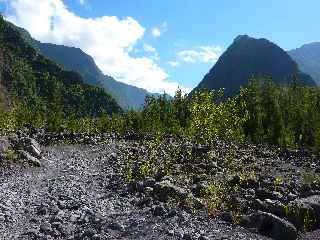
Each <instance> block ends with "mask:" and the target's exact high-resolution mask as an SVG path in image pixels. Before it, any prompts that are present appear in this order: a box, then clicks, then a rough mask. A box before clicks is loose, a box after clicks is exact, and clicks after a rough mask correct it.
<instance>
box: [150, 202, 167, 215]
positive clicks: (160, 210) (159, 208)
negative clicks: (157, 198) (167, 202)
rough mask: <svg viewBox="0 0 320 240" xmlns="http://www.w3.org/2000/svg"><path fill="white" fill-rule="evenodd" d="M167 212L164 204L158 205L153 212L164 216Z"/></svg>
mask: <svg viewBox="0 0 320 240" xmlns="http://www.w3.org/2000/svg"><path fill="white" fill-rule="evenodd" d="M166 213H167V210H166V209H165V208H164V207H163V206H162V205H159V206H156V207H155V208H154V211H153V214H154V215H155V216H163V215H165V214H166Z"/></svg>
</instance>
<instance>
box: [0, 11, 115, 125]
mask: <svg viewBox="0 0 320 240" xmlns="http://www.w3.org/2000/svg"><path fill="white" fill-rule="evenodd" d="M0 92H1V95H2V96H1V100H2V101H1V106H2V109H3V110H1V112H3V111H5V110H6V111H9V112H10V113H12V114H11V115H12V116H14V118H15V122H16V123H17V124H18V125H21V123H22V122H28V123H32V125H34V126H35V127H40V126H41V124H42V123H43V122H44V121H45V122H46V125H47V126H48V127H49V128H50V129H52V130H54V131H57V130H59V125H60V124H61V119H64V118H65V117H67V116H71V115H75V116H76V117H78V118H82V117H98V116H102V115H103V114H104V113H106V114H112V113H121V108H120V107H119V106H118V104H117V103H116V102H115V100H114V99H113V98H112V97H111V96H110V95H108V94H106V93H105V92H104V90H103V89H101V88H98V87H93V86H90V85H87V84H84V83H83V81H82V77H81V76H80V75H79V74H77V73H75V72H71V71H64V70H63V69H62V68H61V67H60V66H58V65H57V64H56V63H54V62H52V61H50V60H49V59H47V58H45V57H43V56H42V55H40V54H39V53H38V52H37V50H35V49H34V48H33V47H32V46H31V45H29V43H27V42H26V41H25V40H24V39H23V38H22V37H21V34H20V33H19V31H17V30H16V29H15V28H14V27H13V26H12V25H11V24H9V23H7V22H5V21H4V20H3V18H2V17H1V19H0ZM2 115H3V114H2ZM2 115H1V114H0V116H2ZM5 115H8V114H7V113H6V114H5ZM9 115H10V114H9ZM4 118H5V117H4ZM1 119H2V122H3V123H5V124H8V122H9V121H8V119H3V117H1ZM59 121H60V122H59ZM10 127H11V126H5V127H1V129H8V128H10Z"/></svg>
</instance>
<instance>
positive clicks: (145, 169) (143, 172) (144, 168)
mask: <svg viewBox="0 0 320 240" xmlns="http://www.w3.org/2000/svg"><path fill="white" fill-rule="evenodd" d="M152 169H153V166H152V164H151V162H150V161H146V162H144V163H143V164H142V165H141V166H140V178H142V179H146V178H147V177H149V176H150V175H151V173H152Z"/></svg>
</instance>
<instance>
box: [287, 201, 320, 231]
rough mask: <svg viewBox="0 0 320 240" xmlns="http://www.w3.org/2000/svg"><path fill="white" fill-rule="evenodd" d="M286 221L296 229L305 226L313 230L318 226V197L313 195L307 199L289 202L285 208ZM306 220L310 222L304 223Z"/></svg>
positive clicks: (319, 215) (319, 217)
mask: <svg viewBox="0 0 320 240" xmlns="http://www.w3.org/2000/svg"><path fill="white" fill-rule="evenodd" d="M286 209H287V210H286V211H287V217H288V219H289V220H290V221H291V222H292V223H293V224H294V225H295V226H296V227H297V228H298V229H303V228H305V227H306V226H305V225H306V224H309V225H310V226H307V227H308V228H311V229H313V228H314V227H316V226H319V225H320V196H319V195H314V196H310V197H307V198H301V199H296V200H294V201H291V202H290V203H289V204H288V206H287V208H286ZM306 220H310V222H309V223H306V222H305V221H306Z"/></svg>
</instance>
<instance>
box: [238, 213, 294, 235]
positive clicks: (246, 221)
mask: <svg viewBox="0 0 320 240" xmlns="http://www.w3.org/2000/svg"><path fill="white" fill-rule="evenodd" d="M241 225H242V226H244V227H246V228H257V229H258V231H259V233H260V234H262V235H265V236H268V237H271V238H273V239H275V240H295V239H297V229H296V228H295V226H294V225H293V224H291V223H290V222H288V221H286V220H284V219H281V218H279V217H277V216H275V215H273V214H271V213H265V212H261V211H258V212H257V213H254V214H251V215H249V216H245V217H244V218H243V219H242V221H241Z"/></svg>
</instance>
